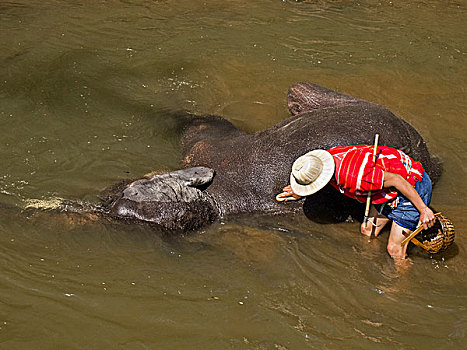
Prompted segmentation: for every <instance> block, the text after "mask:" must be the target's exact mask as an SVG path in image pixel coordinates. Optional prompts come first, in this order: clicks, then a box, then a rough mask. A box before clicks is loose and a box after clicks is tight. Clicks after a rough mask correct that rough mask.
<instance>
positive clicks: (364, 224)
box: [362, 134, 379, 229]
mask: <svg viewBox="0 0 467 350" xmlns="http://www.w3.org/2000/svg"><path fill="white" fill-rule="evenodd" d="M378 141H379V134H376V135H375V145H374V147H373V164H374V165H375V166H376V150H377V148H378ZM370 205H371V191H368V195H367V197H366V208H365V216H364V217H363V222H362V229H365V228H366V224H367V222H368V215H369V214H370Z"/></svg>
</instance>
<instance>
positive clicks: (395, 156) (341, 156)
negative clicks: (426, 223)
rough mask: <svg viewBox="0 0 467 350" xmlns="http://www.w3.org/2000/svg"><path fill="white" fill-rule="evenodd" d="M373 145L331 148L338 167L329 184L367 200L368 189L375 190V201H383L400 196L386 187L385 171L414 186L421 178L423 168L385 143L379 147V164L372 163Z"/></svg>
mask: <svg viewBox="0 0 467 350" xmlns="http://www.w3.org/2000/svg"><path fill="white" fill-rule="evenodd" d="M373 149H374V146H372V145H357V146H340V147H333V148H330V149H328V152H329V153H331V154H332V156H333V158H334V163H335V164H336V170H335V172H334V177H333V179H332V180H331V181H330V184H331V185H332V186H333V187H335V188H337V189H338V190H340V191H341V192H342V193H344V194H345V195H346V196H348V197H351V198H355V199H357V200H358V201H360V202H362V203H364V202H365V201H366V197H367V195H368V191H372V197H371V199H372V201H371V202H372V203H373V204H381V203H384V202H387V201H389V200H394V199H395V198H396V197H397V194H398V193H397V191H396V190H395V189H394V188H392V187H391V188H383V183H384V172H385V171H386V172H390V173H395V174H399V175H401V176H402V177H403V178H404V179H406V180H407V181H408V182H409V183H410V184H411V185H412V186H415V183H416V182H417V181H421V180H422V175H423V171H424V170H423V167H422V165H421V164H420V162H417V161H415V160H413V159H412V158H410V157H409V156H408V155H406V154H405V153H404V152H402V151H400V150H398V149H395V148H392V147H385V146H378V148H377V152H376V166H375V164H374V163H373Z"/></svg>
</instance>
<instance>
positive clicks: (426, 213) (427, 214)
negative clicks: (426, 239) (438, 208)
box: [418, 207, 436, 230]
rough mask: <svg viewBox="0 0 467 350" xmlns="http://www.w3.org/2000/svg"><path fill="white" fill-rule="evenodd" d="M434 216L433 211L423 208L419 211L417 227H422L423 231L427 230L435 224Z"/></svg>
mask: <svg viewBox="0 0 467 350" xmlns="http://www.w3.org/2000/svg"><path fill="white" fill-rule="evenodd" d="M435 220H436V218H435V214H433V211H432V210H431V209H430V208H428V207H425V208H423V209H422V210H421V211H420V220H419V221H418V226H420V225H423V229H425V230H426V229H428V228H430V227H431V226H433V225H434V224H435Z"/></svg>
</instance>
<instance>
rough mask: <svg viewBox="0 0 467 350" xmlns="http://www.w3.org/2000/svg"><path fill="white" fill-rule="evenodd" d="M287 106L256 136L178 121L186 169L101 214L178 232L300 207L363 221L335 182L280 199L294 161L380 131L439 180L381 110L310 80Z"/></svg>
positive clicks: (189, 118)
mask: <svg viewBox="0 0 467 350" xmlns="http://www.w3.org/2000/svg"><path fill="white" fill-rule="evenodd" d="M287 103H288V108H289V111H290V113H291V116H290V117H289V118H288V119H285V120H283V121H282V122H280V123H278V124H276V125H274V126H272V127H271V128H269V129H266V130H264V131H260V132H257V133H254V134H248V133H246V132H244V131H241V130H239V129H237V128H236V127H235V126H234V125H233V124H232V123H231V122H229V121H228V120H226V119H224V118H222V117H220V116H216V115H204V116H198V115H191V114H189V113H187V114H185V115H183V116H182V117H179V121H180V125H181V144H182V152H183V160H182V163H183V169H181V170H177V171H173V172H169V173H166V174H156V175H152V176H148V177H144V178H142V179H137V180H135V181H126V182H123V183H121V184H119V185H117V186H114V187H112V188H111V189H110V190H108V191H107V192H106V196H105V199H104V200H103V202H102V204H101V205H100V206H99V207H98V209H99V211H100V212H101V213H103V214H105V215H109V216H110V217H112V218H116V219H124V220H128V221H142V222H148V223H151V224H153V225H154V226H156V227H158V228H160V229H163V230H170V231H174V232H176V231H190V230H196V229H199V228H201V227H203V226H205V225H208V224H211V223H212V222H214V221H215V220H217V219H218V218H221V217H227V216H232V215H239V214H244V213H263V214H283V213H289V212H293V211H298V210H300V209H302V210H303V211H304V213H305V215H306V216H307V217H309V218H310V219H312V220H315V221H318V222H322V223H327V222H336V221H343V220H346V219H348V218H349V216H350V217H351V218H358V216H359V215H360V214H361V215H363V210H362V209H361V208H360V206H359V204H358V202H357V201H354V200H351V199H349V198H347V197H344V196H343V195H341V194H340V193H338V191H337V190H334V189H333V188H331V186H330V185H327V186H326V187H325V188H324V189H322V190H321V191H320V192H318V193H317V194H315V195H313V196H309V197H306V199H305V201H304V202H298V203H279V202H277V201H276V200H275V195H276V194H277V193H279V192H281V189H282V187H284V186H285V185H287V184H288V179H289V174H290V169H291V166H292V163H293V162H294V160H295V159H296V158H297V157H299V156H301V155H302V154H304V153H306V152H307V151H309V150H312V149H317V148H320V149H327V148H330V147H334V146H338V145H352V144H372V143H373V140H374V137H375V134H376V133H378V134H379V135H380V145H386V146H392V147H395V148H398V149H400V150H402V151H404V152H405V153H406V154H408V155H410V156H411V157H412V158H414V159H416V160H419V161H420V162H421V163H422V164H423V166H424V168H425V170H426V171H427V173H428V174H429V175H430V177H431V179H432V181H433V183H436V181H437V180H438V179H439V177H440V175H441V170H442V167H441V163H440V161H439V160H438V159H437V158H436V157H434V156H432V155H430V153H429V151H428V148H427V145H426V143H425V141H424V140H423V138H422V137H421V136H420V134H419V133H418V132H417V131H416V130H415V128H414V127H412V126H411V125H410V124H409V123H407V122H406V121H404V120H402V119H401V118H399V117H397V116H396V115H394V114H393V113H392V112H390V111H389V110H387V109H386V108H384V107H382V106H380V105H377V104H374V103H371V102H367V101H364V100H361V99H358V98H355V97H351V96H348V95H344V94H341V93H339V92H336V91H333V90H330V89H327V88H324V87H321V86H319V85H316V84H313V83H308V82H303V83H295V84H293V85H292V86H291V87H290V89H289V91H288V94H287ZM302 203H303V204H302ZM359 213H360V214H359Z"/></svg>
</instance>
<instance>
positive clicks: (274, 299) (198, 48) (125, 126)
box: [0, 0, 467, 349]
mask: <svg viewBox="0 0 467 350" xmlns="http://www.w3.org/2000/svg"><path fill="white" fill-rule="evenodd" d="M466 14H467V11H466V6H465V3H464V2H463V1H435V0H431V1H428V0H425V1H411V2H405V1H392V2H389V1H358V2H355V1H297V2H295V1H279V0H274V1H266V0H260V1H240V0H223V1H218V0H207V1H188V0H178V1H173V0H166V1H143V0H138V1H74V2H61V1H49V0H46V1H2V2H0V29H1V32H0V33H1V34H0V35H1V37H0V38H1V40H0V48H1V49H0V98H1V104H0V164H1V167H0V203H2V204H0V261H1V263H0V267H1V268H0V302H1V303H0V348H1V349H373V348H374V349H395V348H396V349H421V348H426V349H431V348H437V349H460V348H462V344H464V345H465V342H466V339H465V338H466V332H467V311H466V307H467V300H466V295H467V283H466V282H465V280H466V273H465V270H466V268H467V262H466V261H467V260H466V258H467V252H466V248H467V243H466V240H465V237H464V236H465V235H464V232H466V229H467V222H466V219H465V218H464V214H465V206H466V204H467V203H466V194H467V185H466V182H465V179H466V173H467V167H466V164H467V154H466V151H465V150H466V149H467V142H466V140H467V138H466V136H465V130H466V129H467V121H466V118H465V115H466V113H467V103H466V97H467V96H466V95H467V94H466V87H465V81H466V78H467V74H466V69H465V67H466V52H465V48H466V44H467V40H466V36H465V32H466V29H467V27H466V25H465V18H466ZM304 80H306V81H313V82H316V83H318V84H320V85H323V86H327V87H330V88H332V89H336V90H339V91H342V92H345V93H348V94H351V95H354V96H358V97H360V98H364V99H367V100H370V101H373V102H377V103H380V104H382V105H385V106H387V107H388V108H389V109H391V110H392V111H394V112H395V113H396V114H398V115H400V116H402V117H403V118H405V119H406V120H407V121H409V122H410V123H411V124H412V125H414V126H415V127H416V128H417V129H418V130H419V131H420V133H421V134H422V135H423V137H424V138H425V139H426V140H427V142H428V145H429V148H430V150H431V151H432V152H433V153H434V154H436V155H438V156H439V157H440V158H441V159H442V161H443V162H444V169H445V170H444V174H443V177H442V178H441V181H440V182H439V184H438V186H437V187H436V188H435V190H434V196H433V204H434V206H435V207H436V208H437V209H439V210H441V211H443V212H444V213H445V214H446V215H447V216H448V217H450V218H451V219H452V220H453V221H454V223H455V225H456V228H457V239H456V244H455V245H454V246H453V247H451V249H449V250H448V251H447V252H446V253H444V254H442V255H437V256H428V255H426V254H425V253H423V252H422V251H420V250H418V249H417V248H412V249H411V250H410V254H411V257H412V261H411V263H409V264H407V265H406V266H405V267H402V268H400V267H397V266H395V265H394V264H393V262H392V261H391V260H390V259H389V258H388V257H387V255H386V254H385V244H386V241H387V233H385V234H383V236H382V237H380V238H378V239H377V240H373V241H371V242H369V241H368V240H367V239H364V238H362V237H360V235H359V233H358V226H359V224H358V223H345V224H339V225H326V226H324V225H319V224H316V223H313V222H311V221H309V220H307V219H306V218H305V217H304V216H303V215H296V216H291V217H250V216H246V217H241V218H232V219H228V220H223V221H221V222H218V223H216V224H214V225H213V226H211V227H209V228H207V229H205V230H203V231H201V232H196V233H193V234H191V235H188V236H186V237H176V238H169V237H167V236H165V235H162V234H160V233H157V232H154V230H152V229H151V228H149V227H145V226H138V225H135V226H129V225H115V224H111V223H107V222H102V221H100V220H97V221H93V220H79V219H76V218H75V219H73V220H71V219H68V218H64V217H60V216H54V215H50V214H47V213H45V214H37V213H34V212H33V211H22V210H21V208H23V207H24V205H25V203H26V202H27V200H28V199H31V198H38V199H48V198H51V197H61V198H67V199H72V200H85V201H88V202H96V201H97V200H98V199H97V196H98V194H99V193H100V192H101V191H102V190H103V189H104V188H105V187H106V186H108V185H110V184H113V183H115V182H117V181H118V180H120V179H123V178H127V177H137V176H141V175H143V174H145V173H148V172H150V171H164V170H172V169H177V168H179V167H180V158H181V152H180V147H179V135H178V133H177V131H176V128H175V124H176V123H175V121H174V119H173V116H174V114H175V113H176V112H177V111H179V110H190V111H192V112H196V113H216V114H220V115H223V116H225V117H226V118H228V119H229V120H230V121H232V122H233V123H234V124H235V125H237V126H238V127H239V128H242V129H243V130H246V131H248V132H254V131H258V130H261V129H264V128H267V127H269V126H271V125H273V124H275V123H277V122H278V121H280V120H283V119H285V118H286V117H287V116H288V112H287V109H286V102H285V96H286V92H287V89H288V87H289V86H290V85H291V84H292V83H293V82H296V81H304ZM317 127H319V125H317ZM285 137H286V136H285Z"/></svg>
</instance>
